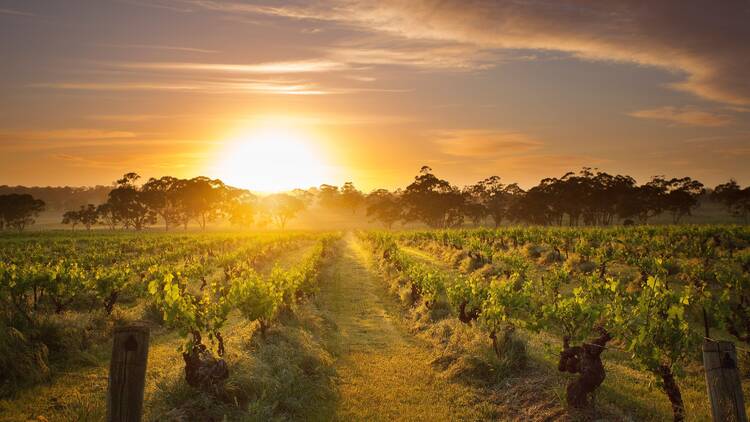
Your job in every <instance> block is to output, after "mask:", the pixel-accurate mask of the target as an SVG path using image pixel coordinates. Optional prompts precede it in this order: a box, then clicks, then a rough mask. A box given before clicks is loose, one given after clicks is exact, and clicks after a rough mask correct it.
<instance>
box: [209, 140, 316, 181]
mask: <svg viewBox="0 0 750 422" xmlns="http://www.w3.org/2000/svg"><path fill="white" fill-rule="evenodd" d="M216 170H217V174H218V175H219V178H220V179H221V180H222V181H223V182H224V183H226V184H228V185H231V186H235V187H241V188H246V189H251V190H254V191H258V192H280V191H288V190H292V189H295V188H308V187H311V186H318V185H320V184H322V183H325V182H326V180H327V179H328V177H329V174H328V165H327V164H326V163H325V161H324V158H323V154H322V153H321V150H320V145H319V143H318V142H317V139H316V138H315V137H314V136H313V135H312V134H310V133H307V132H304V131H302V130H299V129H296V128H292V127H284V126H262V127H254V128H251V129H248V130H243V131H240V134H239V135H238V136H236V137H233V138H232V139H230V141H229V142H228V143H227V148H225V150H224V151H223V153H222V156H221V158H220V159H219V161H218V164H217V166H216Z"/></svg>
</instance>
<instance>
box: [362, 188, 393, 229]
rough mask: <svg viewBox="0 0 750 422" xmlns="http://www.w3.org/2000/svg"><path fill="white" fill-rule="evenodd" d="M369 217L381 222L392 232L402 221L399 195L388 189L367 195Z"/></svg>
mask: <svg viewBox="0 0 750 422" xmlns="http://www.w3.org/2000/svg"><path fill="white" fill-rule="evenodd" d="M365 201H366V203H367V216H368V217H372V218H374V219H375V220H378V221H380V222H381V223H383V225H384V226H385V227H386V228H387V229H388V230H390V229H391V228H392V227H393V225H394V224H395V223H396V222H398V221H399V220H401V217H402V215H401V201H400V197H399V193H392V192H389V191H388V190H387V189H377V190H374V191H372V192H371V193H370V194H369V195H367V197H366V199H365Z"/></svg>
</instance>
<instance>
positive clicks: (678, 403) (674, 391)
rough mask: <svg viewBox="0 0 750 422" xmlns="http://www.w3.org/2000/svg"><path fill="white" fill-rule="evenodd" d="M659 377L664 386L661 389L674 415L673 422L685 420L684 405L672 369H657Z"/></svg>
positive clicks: (661, 367) (666, 367)
mask: <svg viewBox="0 0 750 422" xmlns="http://www.w3.org/2000/svg"><path fill="white" fill-rule="evenodd" d="M659 376H661V379H662V382H663V383H664V385H663V386H662V389H663V390H664V392H665V393H667V397H669V402H670V403H672V414H673V415H674V421H675V422H682V421H684V420H685V405H684V403H683V402H682V393H681V392H680V386H679V385H677V382H676V381H675V379H674V375H673V374H672V369H671V368H670V367H669V366H667V365H662V366H660V367H659Z"/></svg>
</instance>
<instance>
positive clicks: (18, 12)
mask: <svg viewBox="0 0 750 422" xmlns="http://www.w3.org/2000/svg"><path fill="white" fill-rule="evenodd" d="M0 15H15V16H35V15H34V14H33V13H29V12H24V11H21V10H14V9H2V8H0Z"/></svg>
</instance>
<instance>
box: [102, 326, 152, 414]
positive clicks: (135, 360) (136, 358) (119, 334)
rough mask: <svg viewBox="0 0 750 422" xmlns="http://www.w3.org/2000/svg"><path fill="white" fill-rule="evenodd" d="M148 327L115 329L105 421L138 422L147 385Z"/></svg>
mask: <svg viewBox="0 0 750 422" xmlns="http://www.w3.org/2000/svg"><path fill="white" fill-rule="evenodd" d="M148 339H149V328H148V327H147V326H145V325H133V326H126V327H118V328H115V332H114V342H113V345H112V360H111V362H110V366H109V388H108V389H107V421H108V422H140V421H141V416H142V413H143V391H144V388H145V386H146V363H147V360H148Z"/></svg>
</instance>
